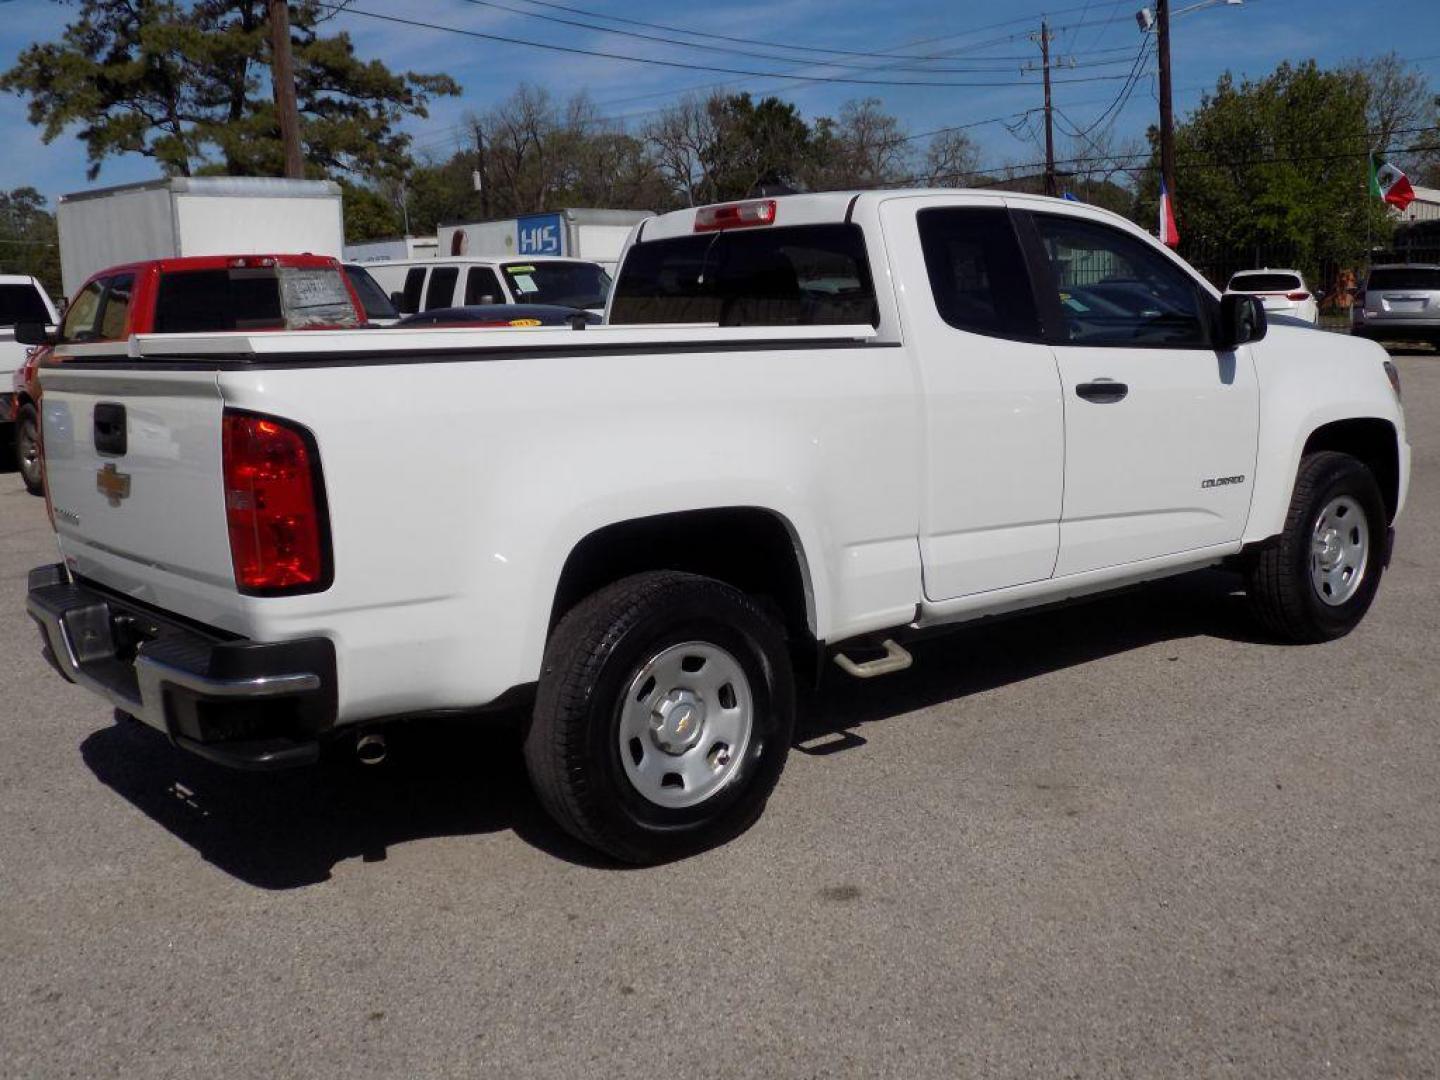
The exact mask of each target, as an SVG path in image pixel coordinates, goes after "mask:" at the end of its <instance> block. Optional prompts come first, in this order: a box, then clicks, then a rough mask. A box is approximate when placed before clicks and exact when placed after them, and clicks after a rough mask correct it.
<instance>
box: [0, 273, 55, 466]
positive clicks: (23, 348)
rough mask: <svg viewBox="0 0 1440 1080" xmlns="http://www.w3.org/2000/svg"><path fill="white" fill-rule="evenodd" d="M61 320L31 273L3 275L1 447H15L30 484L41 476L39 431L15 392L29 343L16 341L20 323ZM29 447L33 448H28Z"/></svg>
mask: <svg viewBox="0 0 1440 1080" xmlns="http://www.w3.org/2000/svg"><path fill="white" fill-rule="evenodd" d="M59 321H60V316H59V315H58V314H57V313H56V311H55V305H54V304H53V303H51V302H50V294H49V293H47V292H46V291H45V286H43V285H41V284H40V282H39V281H38V280H36V279H35V278H33V277H30V276H29V275H28V274H0V446H3V447H7V448H8V447H10V446H12V445H13V446H14V448H15V457H16V459H17V460H18V462H19V465H20V475H21V477H22V478H23V479H24V481H25V484H26V486H27V487H29V486H30V483H31V477H32V476H35V477H38V476H39V470H40V462H39V459H38V458H37V457H35V456H34V449H33V448H34V442H33V439H32V438H31V434H32V433H33V432H35V431H36V430H37V427H36V424H37V420H36V417H35V414H34V410H33V409H31V408H30V407H29V406H28V405H27V404H25V402H24V400H23V399H22V398H21V397H20V396H19V395H18V394H17V393H15V392H14V390H13V389H12V384H14V383H18V380H19V371H20V369H21V368H22V367H23V366H24V364H25V355H26V352H27V351H28V348H29V347H28V346H27V345H25V344H24V343H23V342H20V341H16V340H15V325H16V324H17V323H38V324H41V325H48V326H53V325H54V324H55V323H57V322H59ZM27 448H29V449H27Z"/></svg>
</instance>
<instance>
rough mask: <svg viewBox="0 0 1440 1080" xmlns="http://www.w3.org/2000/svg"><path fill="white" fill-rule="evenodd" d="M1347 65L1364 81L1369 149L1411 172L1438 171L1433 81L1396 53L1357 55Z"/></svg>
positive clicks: (1438, 114)
mask: <svg viewBox="0 0 1440 1080" xmlns="http://www.w3.org/2000/svg"><path fill="white" fill-rule="evenodd" d="M1349 69H1350V70H1351V71H1353V72H1354V73H1355V75H1356V76H1358V77H1359V78H1360V79H1362V80H1364V84H1365V128H1366V131H1367V132H1368V135H1369V138H1370V148H1371V149H1373V150H1375V151H1377V152H1378V153H1381V154H1385V155H1387V156H1388V157H1390V158H1391V159H1392V160H1394V161H1395V162H1396V164H1398V165H1399V166H1400V167H1401V168H1402V169H1405V170H1406V171H1407V172H1414V173H1416V174H1423V173H1426V172H1428V171H1431V170H1436V171H1440V137H1437V134H1436V130H1435V128H1436V124H1437V121H1440V98H1437V97H1436V95H1435V90H1434V88H1433V87H1432V86H1431V85H1430V80H1429V79H1427V78H1426V77H1425V75H1424V74H1423V73H1422V72H1420V70H1419V69H1417V68H1414V67H1411V66H1410V65H1408V64H1407V63H1406V62H1405V61H1404V60H1402V59H1401V58H1400V57H1399V56H1397V55H1396V54H1395V53H1393V52H1390V53H1386V54H1385V55H1384V56H1377V57H1374V58H1373V59H1369V60H1356V61H1354V62H1352V63H1351V64H1350V68H1349ZM1403 147H1418V149H1414V150H1409V149H1402V148H1403Z"/></svg>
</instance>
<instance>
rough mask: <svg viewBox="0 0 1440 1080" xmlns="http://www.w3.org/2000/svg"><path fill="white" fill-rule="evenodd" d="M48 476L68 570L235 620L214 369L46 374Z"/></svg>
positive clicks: (61, 368)
mask: <svg viewBox="0 0 1440 1080" xmlns="http://www.w3.org/2000/svg"><path fill="white" fill-rule="evenodd" d="M41 386H42V389H43V396H42V399H41V412H42V415H43V419H42V425H43V440H44V451H45V468H46V479H47V483H48V485H49V492H50V501H51V506H52V508H53V510H54V516H55V531H56V533H57V535H58V539H59V545H60V551H61V554H62V555H63V556H64V557H65V561H66V563H67V564H68V565H69V566H70V568H71V570H72V571H73V572H75V573H77V574H80V575H82V576H84V577H87V578H90V579H92V580H95V581H98V582H99V583H101V584H102V585H106V586H109V587H111V588H113V589H116V590H119V591H120V592H122V593H124V594H126V595H128V596H132V597H134V598H136V599H138V600H142V601H146V602H149V603H153V604H157V605H159V606H161V607H163V608H165V609H166V610H169V611H173V612H176V613H177V614H180V615H184V616H187V617H189V618H192V619H197V620H200V621H203V622H207V623H211V624H213V625H217V626H224V625H225V624H226V623H229V622H232V621H233V618H234V615H235V611H236V603H235V601H236V594H235V585H234V571H233V569H232V566H231V560H230V542H229V534H228V532H227V529H226V522H225V504H224V479H223V474H222V464H221V430H222V415H223V411H224V404H223V402H222V400H221V397H220V390H219V386H218V384H217V380H216V373H215V372H214V371H175V370H169V371H167V370H161V371H137V370H135V369H134V368H130V369H129V370H106V369H105V368H104V367H101V366H93V367H80V366H78V365H77V366H75V367H71V366H70V365H68V364H64V363H62V364H59V365H57V366H54V367H47V368H45V369H44V370H42V372H41Z"/></svg>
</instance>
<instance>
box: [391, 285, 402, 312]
mask: <svg viewBox="0 0 1440 1080" xmlns="http://www.w3.org/2000/svg"><path fill="white" fill-rule="evenodd" d="M390 303H392V304H394V305H395V310H396V311H404V310H405V294H404V293H403V292H400V291H399V290H398V289H397V290H396V291H395V292H392V293H391V294H390Z"/></svg>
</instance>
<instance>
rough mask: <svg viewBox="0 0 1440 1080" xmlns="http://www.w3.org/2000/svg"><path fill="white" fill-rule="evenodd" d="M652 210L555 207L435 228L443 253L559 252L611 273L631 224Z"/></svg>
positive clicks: (534, 253)
mask: <svg viewBox="0 0 1440 1080" xmlns="http://www.w3.org/2000/svg"><path fill="white" fill-rule="evenodd" d="M654 216H655V214H654V212H653V211H651V210H589V209H577V210H556V211H554V212H553V213H546V214H525V215H523V216H521V217H513V218H501V219H500V220H498V221H474V222H451V223H450V224H444V225H441V226H440V227H439V229H438V230H437V232H438V236H439V240H440V249H439V254H440V255H441V256H446V255H452V256H454V255H481V256H485V255H498V256H517V255H519V256H530V255H560V256H564V257H566V258H570V259H588V260H590V261H591V262H597V263H599V264H600V265H601V266H603V267H605V269H606V271H608V272H609V273H611V274H613V273H614V272H615V264H616V262H618V261H619V259H620V252H621V251H623V250H624V248H625V241H626V240H627V239H629V237H630V230H631V229H633V228H634V227H635V225H636V224H637V223H638V222H641V221H644V220H645V219H646V218H648V217H654Z"/></svg>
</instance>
